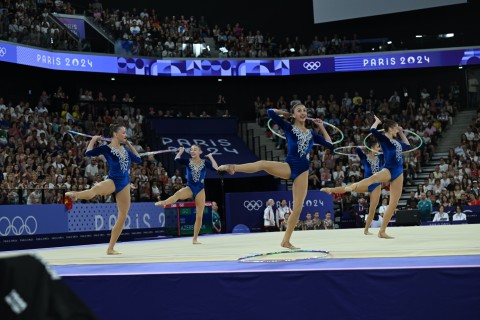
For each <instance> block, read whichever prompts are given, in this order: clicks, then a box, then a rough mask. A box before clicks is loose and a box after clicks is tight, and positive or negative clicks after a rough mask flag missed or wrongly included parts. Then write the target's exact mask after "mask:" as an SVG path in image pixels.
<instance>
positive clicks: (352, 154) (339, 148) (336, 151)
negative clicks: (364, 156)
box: [333, 146, 363, 156]
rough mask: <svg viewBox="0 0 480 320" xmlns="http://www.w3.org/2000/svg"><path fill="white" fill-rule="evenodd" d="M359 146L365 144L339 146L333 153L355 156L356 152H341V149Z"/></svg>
mask: <svg viewBox="0 0 480 320" xmlns="http://www.w3.org/2000/svg"><path fill="white" fill-rule="evenodd" d="M357 147H363V146H343V147H337V148H335V149H333V153H336V154H339V155H342V156H354V155H356V153H345V152H340V151H339V150H343V149H354V148H357Z"/></svg>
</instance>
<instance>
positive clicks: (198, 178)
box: [175, 158, 215, 198]
mask: <svg viewBox="0 0 480 320" xmlns="http://www.w3.org/2000/svg"><path fill="white" fill-rule="evenodd" d="M175 161H176V162H178V163H180V164H182V165H184V166H186V167H187V186H188V187H189V188H190V190H192V193H193V197H194V198H195V197H196V196H197V194H198V193H199V192H200V191H202V190H203V189H204V188H205V184H204V181H205V175H206V174H207V168H208V169H210V170H215V169H214V168H213V166H212V162H211V161H210V160H203V159H202V160H201V161H200V162H199V163H194V162H193V161H192V159H182V158H176V159H175Z"/></svg>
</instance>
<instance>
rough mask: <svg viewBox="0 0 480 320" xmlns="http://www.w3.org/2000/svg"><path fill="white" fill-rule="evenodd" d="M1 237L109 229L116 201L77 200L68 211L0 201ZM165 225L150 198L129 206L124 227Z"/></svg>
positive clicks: (61, 208)
mask: <svg viewBox="0 0 480 320" xmlns="http://www.w3.org/2000/svg"><path fill="white" fill-rule="evenodd" d="M1 208H2V209H1V213H0V237H10V236H28V235H39V234H51V233H67V232H91V231H109V230H111V229H112V228H113V226H114V225H115V222H116V221H117V205H116V203H98V204H92V203H89V204H82V203H76V204H74V205H73V208H72V209H71V210H70V211H67V210H66V208H65V205H63V204H44V205H40V204H38V205H2V206H1ZM164 226H165V214H164V210H163V208H161V207H156V206H155V205H154V203H153V202H135V203H132V204H131V206H130V210H129V212H128V216H127V221H126V222H125V229H151V228H162V227H164Z"/></svg>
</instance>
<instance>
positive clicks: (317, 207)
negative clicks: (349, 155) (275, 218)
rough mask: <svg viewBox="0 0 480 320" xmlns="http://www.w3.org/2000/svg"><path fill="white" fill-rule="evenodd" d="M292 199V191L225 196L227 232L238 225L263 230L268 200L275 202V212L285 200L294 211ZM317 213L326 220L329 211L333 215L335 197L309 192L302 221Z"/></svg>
mask: <svg viewBox="0 0 480 320" xmlns="http://www.w3.org/2000/svg"><path fill="white" fill-rule="evenodd" d="M292 197H293V195H292V192H291V191H271V192H270V191H269V192H240V193H227V194H225V212H226V226H227V232H232V230H233V228H234V227H235V226H236V225H237V224H244V225H246V226H247V227H249V228H250V229H251V230H263V211H264V210H265V208H266V205H265V203H266V202H267V200H268V199H273V200H275V210H276V207H278V206H279V205H280V202H281V201H282V200H283V199H285V200H287V205H288V206H289V207H290V208H292V209H293V198H292ZM315 211H318V212H319V213H320V218H321V219H325V213H327V211H330V212H331V213H332V214H333V197H332V196H331V195H329V194H327V193H325V192H323V191H320V190H309V191H308V193H307V196H306V198H305V201H304V203H303V210H302V213H301V215H300V219H305V215H306V214H307V213H308V212H309V213H312V216H313V213H314V212H315Z"/></svg>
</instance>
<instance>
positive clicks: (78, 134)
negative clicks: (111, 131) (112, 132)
mask: <svg viewBox="0 0 480 320" xmlns="http://www.w3.org/2000/svg"><path fill="white" fill-rule="evenodd" d="M67 132H68V133H71V134H74V135H76V136H81V137H86V138H93V136H92V135H90V134H86V133H81V132H77V131H73V130H67ZM100 140H102V141H112V139H110V138H104V137H102V138H101V139H100Z"/></svg>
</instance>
